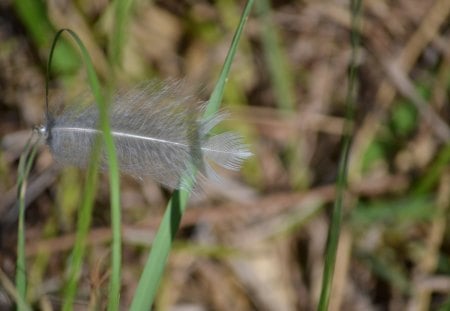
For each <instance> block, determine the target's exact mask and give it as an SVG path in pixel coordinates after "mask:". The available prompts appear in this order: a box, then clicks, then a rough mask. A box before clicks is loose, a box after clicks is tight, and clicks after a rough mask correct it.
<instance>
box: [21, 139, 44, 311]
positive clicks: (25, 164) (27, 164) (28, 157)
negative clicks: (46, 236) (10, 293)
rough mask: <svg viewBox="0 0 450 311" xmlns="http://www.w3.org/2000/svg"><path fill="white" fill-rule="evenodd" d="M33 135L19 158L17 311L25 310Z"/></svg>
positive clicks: (35, 143)
mask: <svg viewBox="0 0 450 311" xmlns="http://www.w3.org/2000/svg"><path fill="white" fill-rule="evenodd" d="M33 138H34V135H32V136H31V137H30V139H29V140H28V142H27V144H26V146H25V151H24V152H23V153H22V155H21V156H20V160H19V167H18V183H17V184H18V192H17V196H18V202H19V220H18V222H19V223H18V232H17V261H16V287H17V295H18V304H17V310H19V311H22V310H27V306H26V304H25V301H26V300H25V299H26V288H27V276H26V258H25V191H26V187H27V179H28V175H29V173H30V171H31V167H32V165H33V162H34V158H35V157H36V153H37V147H38V142H39V139H37V140H36V141H35V142H34V143H32V140H33Z"/></svg>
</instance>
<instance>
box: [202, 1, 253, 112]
mask: <svg viewBox="0 0 450 311" xmlns="http://www.w3.org/2000/svg"><path fill="white" fill-rule="evenodd" d="M253 2H254V0H248V1H247V3H246V5H245V7H244V11H243V12H242V15H241V20H240V21H239V24H238V27H237V29H236V32H235V33H234V36H233V40H232V41H231V46H230V49H229V50H228V54H227V57H226V58H225V61H224V64H223V67H222V71H221V72H220V75H219V79H218V80H217V84H216V86H215V88H214V90H213V92H212V94H211V96H210V98H209V102H208V106H207V107H206V110H205V114H204V117H205V118H206V117H209V116H211V115H213V114H214V113H216V112H217V111H218V110H219V107H220V103H221V102H222V97H223V91H224V88H225V84H226V82H227V77H228V74H229V73H230V68H231V64H232V63H233V59H234V56H235V55H236V51H237V46H238V43H239V38H240V37H241V35H242V31H243V30H244V25H245V22H246V21H247V18H248V16H249V15H250V10H251V8H252V6H253Z"/></svg>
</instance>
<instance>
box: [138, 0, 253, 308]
mask: <svg viewBox="0 0 450 311" xmlns="http://www.w3.org/2000/svg"><path fill="white" fill-rule="evenodd" d="M253 2H254V0H248V1H247V3H246V5H245V8H244V11H243V13H242V15H241V19H240V22H239V25H238V27H237V29H236V32H235V34H234V36H233V40H232V42H231V46H230V49H229V51H228V54H227V57H226V58H225V62H224V65H223V67H222V71H221V73H220V75H219V79H218V81H217V83H216V86H215V88H214V91H213V92H212V94H211V97H210V99H209V102H208V106H207V107H206V110H205V113H204V117H209V116H211V115H213V114H214V113H216V112H217V111H218V109H219V107H220V103H221V101H222V97H223V91H224V88H225V84H226V81H227V77H228V74H229V72H230V68H231V64H232V61H233V59H234V56H235V54H236V51H237V45H238V43H239V39H240V37H241V35H242V31H243V29H244V25H245V22H246V20H247V18H248V16H249V14H250V10H251V8H252V5H253ZM186 182H188V181H187V180H186ZM188 199H189V192H188V191H186V190H176V191H174V193H173V195H172V197H171V199H170V201H169V203H168V204H167V208H166V211H165V213H164V216H163V219H162V221H161V224H160V226H159V229H158V232H157V233H156V236H155V239H154V241H153V245H152V248H151V252H150V256H149V257H148V259H147V262H146V264H145V267H144V271H143V272H142V275H141V278H140V280H139V284H138V287H137V289H136V292H135V295H134V297H133V301H132V303H131V307H130V310H131V311H147V310H150V308H151V306H152V305H153V301H154V299H155V296H156V292H157V290H158V286H159V283H160V280H161V277H162V275H163V272H164V267H165V265H166V262H167V258H168V257H169V252H170V249H171V247H172V243H173V240H174V237H175V234H176V232H177V231H178V227H179V225H180V222H181V218H182V217H183V214H184V211H185V209H186V204H187V201H188Z"/></svg>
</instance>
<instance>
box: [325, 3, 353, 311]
mask: <svg viewBox="0 0 450 311" xmlns="http://www.w3.org/2000/svg"><path fill="white" fill-rule="evenodd" d="M360 11H361V0H352V1H351V13H352V14H351V16H352V29H351V45H352V55H351V60H350V68H349V73H348V79H349V82H348V88H347V97H346V115H345V128H344V135H343V138H342V149H341V154H340V160H339V167H338V177H337V185H336V186H337V195H336V199H335V201H334V206H333V211H332V215H331V224H330V230H329V232H328V242H327V248H326V251H325V265H324V272H323V278H322V290H321V294H320V300H319V306H318V310H320V311H325V310H328V305H329V302H330V295H331V287H332V282H333V274H334V267H335V263H336V253H337V248H338V243H339V236H340V230H341V221H342V208H343V201H344V194H345V190H346V187H347V166H348V156H349V152H350V145H351V141H352V137H353V133H352V132H353V120H354V115H355V106H356V92H357V82H358V81H357V75H358V64H357V58H358V52H359V48H358V47H359V44H360V43H359V40H360V39H359V29H360V27H359V25H360V13H361V12H360Z"/></svg>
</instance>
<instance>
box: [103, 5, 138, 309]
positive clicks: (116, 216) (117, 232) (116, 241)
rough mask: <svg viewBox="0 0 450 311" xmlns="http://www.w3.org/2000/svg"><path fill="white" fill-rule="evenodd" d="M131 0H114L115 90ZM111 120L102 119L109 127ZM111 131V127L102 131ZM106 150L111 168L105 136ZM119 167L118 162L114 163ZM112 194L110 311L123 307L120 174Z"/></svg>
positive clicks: (112, 178)
mask: <svg viewBox="0 0 450 311" xmlns="http://www.w3.org/2000/svg"><path fill="white" fill-rule="evenodd" d="M131 2H132V1H131V0H115V1H114V2H113V8H114V26H113V31H112V34H111V36H110V41H109V47H108V48H109V61H110V65H111V70H112V74H111V79H110V81H109V87H110V89H112V87H113V86H114V82H115V77H116V69H119V68H120V67H121V65H122V47H123V45H124V41H125V35H126V24H127V21H128V16H129V13H130V7H131ZM107 122H109V121H108V119H107V118H106V119H104V120H102V124H103V125H106V124H107ZM103 130H104V131H108V127H104V128H103ZM105 144H106V151H107V153H108V157H109V159H110V165H111V164H114V163H113V162H117V160H116V156H115V147H114V142H113V141H112V139H111V140H109V139H107V138H106V137H105ZM115 165H117V163H116V164H115ZM110 191H111V230H112V244H111V277H110V280H109V293H108V310H110V311H116V310H118V309H119V306H120V280H121V262H122V220H121V210H120V196H119V195H120V185H119V174H118V171H114V170H110Z"/></svg>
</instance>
